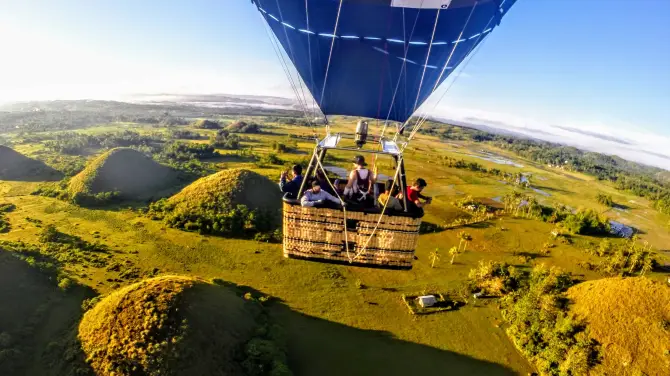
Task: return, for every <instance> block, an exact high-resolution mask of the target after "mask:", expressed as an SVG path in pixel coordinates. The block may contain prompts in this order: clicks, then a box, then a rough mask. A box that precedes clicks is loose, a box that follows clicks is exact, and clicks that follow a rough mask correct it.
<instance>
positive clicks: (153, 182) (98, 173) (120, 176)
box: [69, 148, 177, 201]
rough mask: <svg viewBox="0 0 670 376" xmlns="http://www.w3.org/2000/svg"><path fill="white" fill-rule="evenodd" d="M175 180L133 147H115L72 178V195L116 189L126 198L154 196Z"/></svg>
mask: <svg viewBox="0 0 670 376" xmlns="http://www.w3.org/2000/svg"><path fill="white" fill-rule="evenodd" d="M176 183H177V173H176V172H175V171H173V170H172V169H171V168H169V167H166V166H163V165H161V164H159V163H157V162H155V161H154V160H153V159H151V158H149V157H147V156H146V155H144V154H142V153H140V152H139V151H137V150H133V149H130V148H116V149H112V150H110V151H108V152H107V153H105V154H103V155H101V156H100V157H98V158H96V159H95V160H94V161H92V162H91V163H89V164H88V166H86V168H85V169H84V170H83V171H82V172H80V173H79V174H77V175H76V176H75V177H73V178H72V180H71V181H70V186H69V193H70V195H71V196H72V197H73V198H75V201H77V200H76V199H77V197H81V196H92V195H97V194H101V193H111V192H116V193H117V194H118V195H119V197H121V198H123V199H128V200H143V199H148V198H151V197H156V196H157V195H159V194H160V192H161V191H165V190H166V189H169V188H171V187H173V186H174V185H175V184H176Z"/></svg>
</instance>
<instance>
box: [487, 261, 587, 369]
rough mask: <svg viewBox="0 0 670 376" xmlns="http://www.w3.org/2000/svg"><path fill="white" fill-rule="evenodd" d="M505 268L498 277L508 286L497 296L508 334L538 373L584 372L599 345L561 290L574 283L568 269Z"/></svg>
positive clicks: (540, 267) (502, 267) (541, 266)
mask: <svg viewBox="0 0 670 376" xmlns="http://www.w3.org/2000/svg"><path fill="white" fill-rule="evenodd" d="M480 267H481V266H480ZM489 268H493V269H499V268H500V269H504V266H503V265H499V266H498V265H494V266H489ZM510 268H511V267H507V270H508V272H507V274H508V275H509V276H507V277H506V278H503V281H506V280H508V279H510V280H512V281H513V282H508V283H507V285H508V286H509V287H508V288H507V290H506V292H505V293H504V296H503V297H502V299H501V300H500V307H501V309H502V314H503V317H504V318H505V320H506V321H507V322H508V323H509V327H508V328H507V334H508V335H509V336H510V337H511V338H512V340H513V341H514V343H515V344H516V346H517V347H518V348H519V349H520V350H521V352H522V353H524V355H525V356H526V357H527V358H528V359H530V360H531V361H532V362H533V363H534V364H535V366H536V367H537V368H538V370H539V371H540V373H541V374H543V375H586V374H588V372H589V370H590V369H591V368H592V367H593V366H595V365H596V364H597V361H598V347H597V342H596V341H595V340H593V339H592V338H590V336H589V333H588V331H587V330H586V326H585V323H584V322H582V321H580V320H579V319H577V318H576V317H575V316H573V315H572V314H570V313H569V310H568V300H567V299H566V294H565V292H566V291H567V289H568V288H569V287H570V286H572V285H573V279H572V277H571V275H570V274H568V273H565V272H563V271H561V270H560V269H558V268H556V267H551V268H546V267H544V265H540V266H536V267H534V268H533V269H532V271H531V272H530V273H529V274H527V275H525V274H520V273H517V272H514V271H509V269H510ZM498 274H503V273H501V272H499V273H498Z"/></svg>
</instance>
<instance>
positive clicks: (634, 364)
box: [568, 277, 670, 375]
mask: <svg viewBox="0 0 670 376" xmlns="http://www.w3.org/2000/svg"><path fill="white" fill-rule="evenodd" d="M568 297H569V298H570V300H571V301H572V302H574V304H573V305H572V306H571V311H572V312H574V313H575V314H576V315H577V316H578V317H579V318H582V319H584V320H586V322H587V327H588V329H589V331H590V334H591V336H592V337H593V338H594V339H595V340H597V341H598V342H599V343H600V345H601V354H602V362H601V364H600V365H598V366H596V368H595V369H594V371H595V373H594V374H607V375H668V374H670V356H669V355H668V353H667V352H668V351H670V287H668V286H667V285H664V284H661V283H659V282H654V281H652V280H650V279H648V278H646V277H636V278H606V279H600V280H595V281H587V282H584V283H580V284H578V285H576V286H574V287H572V288H570V289H569V290H568Z"/></svg>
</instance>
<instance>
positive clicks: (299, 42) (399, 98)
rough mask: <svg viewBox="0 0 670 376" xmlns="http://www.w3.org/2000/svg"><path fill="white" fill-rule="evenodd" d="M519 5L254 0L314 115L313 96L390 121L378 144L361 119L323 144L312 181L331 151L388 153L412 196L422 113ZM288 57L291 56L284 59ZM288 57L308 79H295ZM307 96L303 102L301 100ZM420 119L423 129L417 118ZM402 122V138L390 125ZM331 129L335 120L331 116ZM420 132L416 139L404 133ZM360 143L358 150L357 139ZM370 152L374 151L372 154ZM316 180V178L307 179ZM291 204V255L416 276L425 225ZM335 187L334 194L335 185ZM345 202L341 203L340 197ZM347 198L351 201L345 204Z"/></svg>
mask: <svg viewBox="0 0 670 376" xmlns="http://www.w3.org/2000/svg"><path fill="white" fill-rule="evenodd" d="M515 2H516V0H252V3H253V4H254V5H255V6H256V7H257V8H258V11H259V12H260V15H261V16H262V18H263V19H264V21H265V22H266V24H267V26H268V28H269V30H271V34H270V36H271V38H272V39H273V41H274V42H275V43H276V45H275V47H276V52H278V56H279V57H280V61H281V62H282V64H283V65H284V69H285V72H286V73H287V77H288V78H289V82H290V83H291V86H292V88H293V90H294V92H295V93H296V96H297V97H298V102H299V103H300V104H301V105H302V109H303V111H304V113H305V116H306V117H308V118H309V117H310V108H309V103H308V102H309V101H308V100H307V94H306V93H305V91H307V92H308V93H309V95H311V97H312V99H313V102H312V103H315V104H316V106H313V108H312V109H311V117H312V118H313V117H314V115H315V111H316V108H315V107H318V110H319V111H320V112H321V114H323V115H324V117H326V116H328V115H348V116H357V117H360V118H367V119H377V120H379V121H383V122H384V123H383V124H384V127H383V130H382V131H381V134H380V135H379V136H377V137H373V136H370V135H368V132H367V122H366V121H365V120H361V121H360V122H359V124H358V126H357V128H356V131H355V132H354V134H344V133H337V134H333V133H331V132H330V128H329V127H328V126H326V135H325V137H323V138H320V139H319V138H317V140H316V146H315V148H314V153H313V156H312V159H311V161H310V164H309V166H308V167H307V171H306V174H305V176H306V177H310V176H311V175H313V174H315V173H316V171H317V170H320V171H322V172H323V173H324V174H325V173H326V171H325V169H324V168H323V163H322V162H323V158H324V157H325V155H326V154H327V153H328V151H330V150H341V151H351V152H356V153H371V154H373V155H375V158H376V156H379V155H388V156H391V158H393V159H394V160H395V166H396V171H395V175H394V176H393V184H394V186H398V187H399V188H400V191H401V192H405V190H406V187H407V182H406V178H405V164H404V159H403V150H404V148H405V147H406V145H407V143H408V142H409V141H411V139H412V138H413V136H414V134H415V133H416V131H418V129H419V128H420V126H421V125H422V124H423V122H424V121H425V117H426V116H427V115H426V114H425V113H424V114H422V115H420V116H418V117H416V113H417V110H418V109H419V108H420V107H421V105H422V104H423V103H424V102H425V101H426V100H427V99H428V98H429V97H430V95H431V94H433V93H434V92H435V91H436V89H437V88H438V87H439V86H440V84H442V83H443V82H444V81H445V80H446V79H447V77H449V76H450V75H451V74H452V73H453V72H455V71H456V68H457V67H458V66H459V64H461V63H462V62H463V61H464V60H466V58H467V57H468V56H469V55H471V53H472V52H473V51H474V50H475V48H476V47H477V46H478V45H479V44H480V43H481V42H482V41H483V40H485V38H486V37H487V36H488V35H489V33H491V32H492V31H493V30H494V29H495V28H496V27H497V26H498V25H499V24H500V21H501V20H502V18H503V17H504V15H505V14H507V12H508V10H509V9H510V8H511V7H512V6H513V5H514V3H515ZM282 50H283V54H282V53H281V52H282ZM284 56H286V57H287V58H288V59H289V60H290V63H291V65H292V67H293V68H294V69H295V71H297V73H298V75H299V77H293V76H292V75H291V74H290V68H291V67H290V66H289V63H288V62H287V61H286V58H285V57H284ZM301 95H302V96H301ZM413 116H414V118H413ZM410 119H413V120H415V121H413V123H414V124H413V125H411V126H410V124H409V121H410ZM391 122H396V123H397V124H398V126H396V127H395V128H396V129H395V134H394V135H391V132H388V134H387V125H388V124H389V123H391ZM326 123H327V118H326ZM406 129H410V133H409V136H408V137H407V138H406V142H400V141H399V138H398V136H399V135H401V134H403V133H404V131H405V130H406ZM351 139H353V141H354V142H353V144H352V145H350V146H349V145H348V144H347V141H348V140H351ZM366 146H367V147H366ZM305 180H307V179H305ZM305 188H306V187H305V184H303V187H301V189H300V191H299V192H298V197H288V196H287V197H284V239H283V247H284V255H285V256H286V257H292V258H302V259H308V260H320V261H332V262H344V263H348V264H358V265H365V266H380V267H388V268H399V269H410V268H411V267H412V261H413V260H414V249H415V248H416V244H417V241H418V236H419V227H420V225H421V218H420V216H417V215H416V213H412V212H410V210H409V206H408V203H407V202H406V198H403V207H404V211H403V212H402V213H397V212H394V213H393V214H389V212H388V211H387V208H386V206H384V207H382V208H380V207H375V208H370V209H365V210H356V211H353V210H346V208H343V209H342V210H337V209H330V208H313V207H301V206H300V204H299V202H298V200H297V199H298V198H299V197H300V194H302V192H304V190H305ZM333 188H334V187H333ZM338 197H339V196H338ZM339 198H341V197H339Z"/></svg>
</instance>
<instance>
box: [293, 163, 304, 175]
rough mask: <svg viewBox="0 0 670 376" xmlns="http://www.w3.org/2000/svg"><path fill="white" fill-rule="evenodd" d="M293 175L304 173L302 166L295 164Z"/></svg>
mask: <svg viewBox="0 0 670 376" xmlns="http://www.w3.org/2000/svg"><path fill="white" fill-rule="evenodd" d="M292 170H293V176H299V175H302V166H301V165H299V164H297V165H293V169H292Z"/></svg>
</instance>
